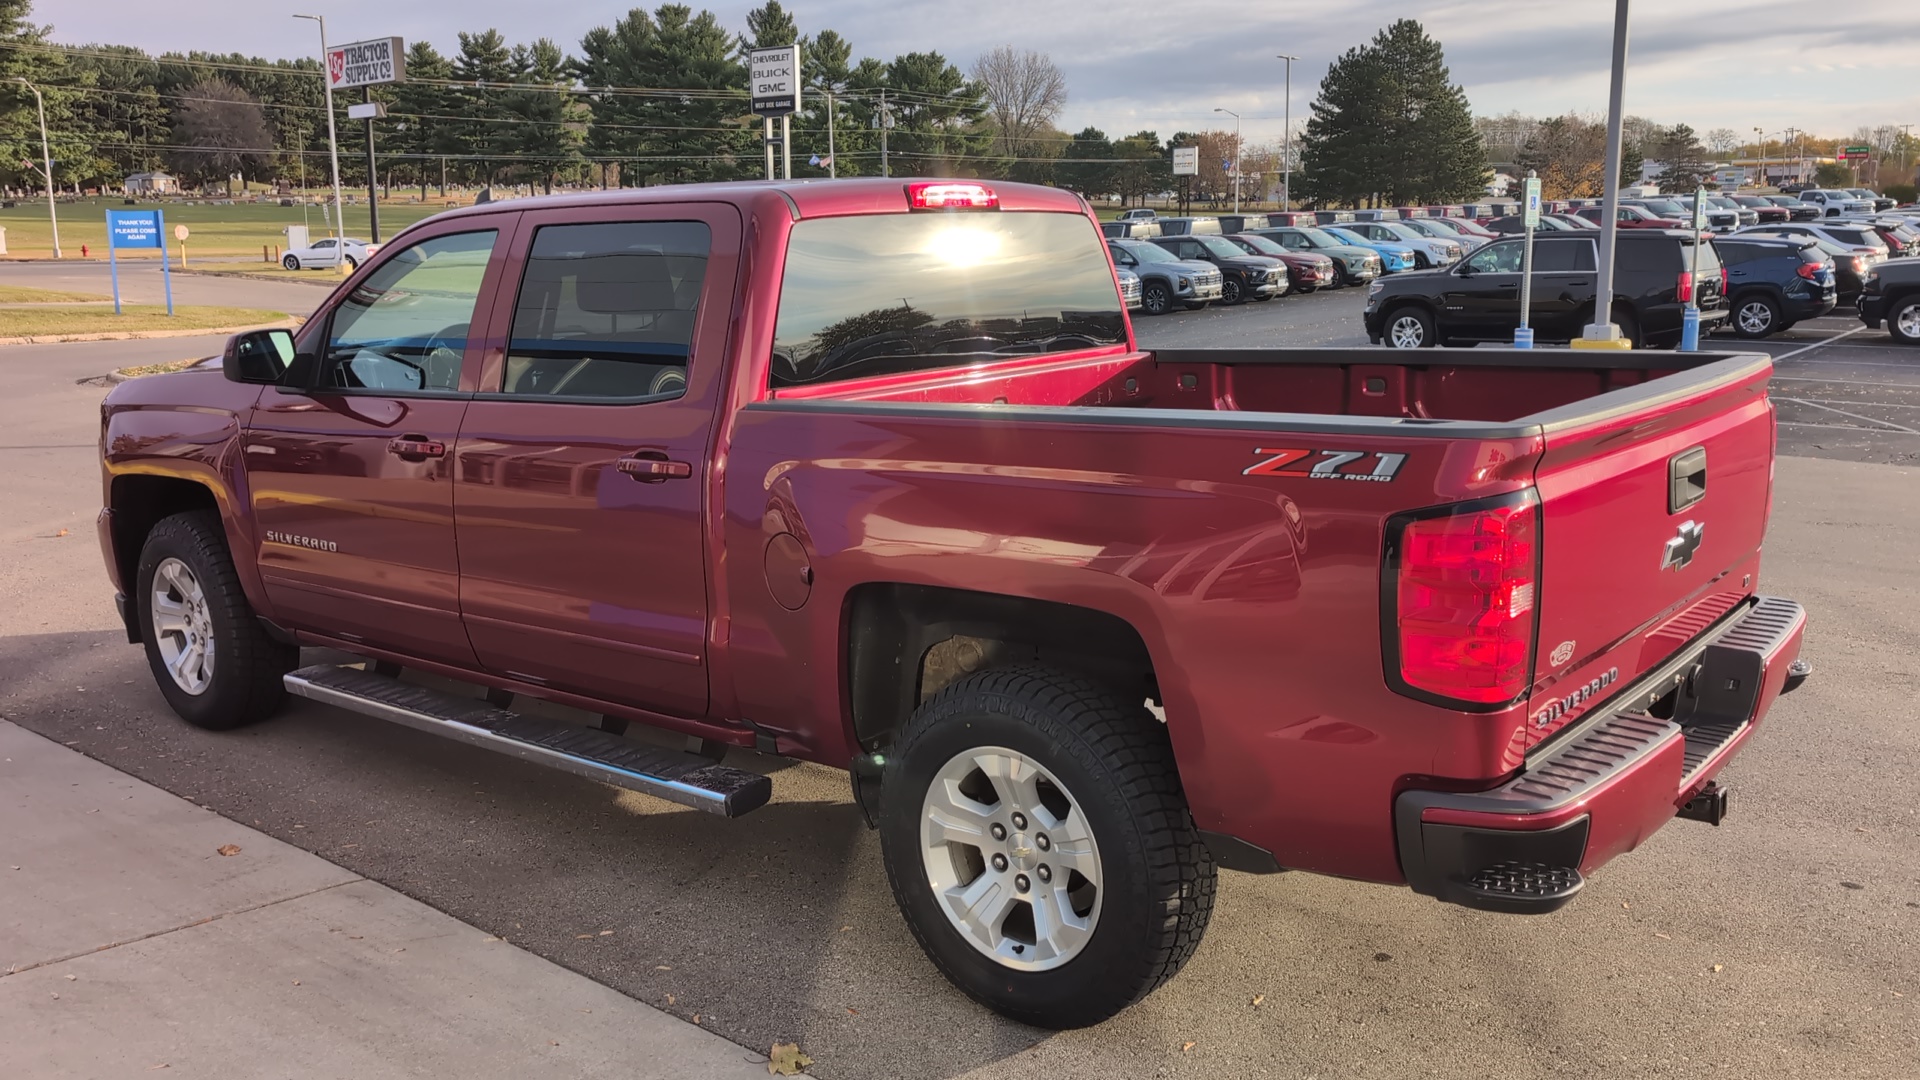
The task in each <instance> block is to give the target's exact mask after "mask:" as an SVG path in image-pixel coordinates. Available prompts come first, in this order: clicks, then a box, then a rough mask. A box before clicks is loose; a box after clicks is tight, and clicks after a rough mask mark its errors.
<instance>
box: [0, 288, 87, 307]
mask: <svg viewBox="0 0 1920 1080" xmlns="http://www.w3.org/2000/svg"><path fill="white" fill-rule="evenodd" d="M111 299H113V297H111V296H100V295H98V294H97V293H84V292H68V291H66V290H65V289H29V288H27V287H26V286H24V285H0V304H80V303H85V302H87V301H89V300H111Z"/></svg>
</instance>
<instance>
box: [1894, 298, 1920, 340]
mask: <svg viewBox="0 0 1920 1080" xmlns="http://www.w3.org/2000/svg"><path fill="white" fill-rule="evenodd" d="M1887 333H1889V334H1892V335H1893V340H1895V341H1897V342H1899V343H1900V344H1902V345H1920V296H1909V297H1907V298H1905V299H1903V300H1897V301H1895V302H1894V305H1893V308H1892V309H1891V310H1889V311H1888V312H1887Z"/></svg>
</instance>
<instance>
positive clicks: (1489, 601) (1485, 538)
mask: <svg viewBox="0 0 1920 1080" xmlns="http://www.w3.org/2000/svg"><path fill="white" fill-rule="evenodd" d="M1538 535H1539V507H1538V503H1537V501H1536V500H1535V498H1534V497H1533V495H1532V493H1531V492H1528V493H1524V494H1523V495H1522V496H1521V497H1520V499H1518V500H1517V501H1516V500H1515V499H1513V498H1510V497H1509V498H1503V499H1501V500H1499V502H1498V503H1489V502H1481V503H1477V504H1471V503H1470V504H1465V505H1462V506H1457V507H1448V508H1446V509H1445V510H1444V511H1443V512H1442V513H1440V514H1437V515H1435V514H1429V515H1427V516H1421V515H1420V514H1410V515H1404V516H1402V517H1398V518H1395V519H1394V520H1393V521H1392V522H1391V523H1389V527H1388V540H1387V552H1386V566H1385V574H1386V579H1385V581H1383V583H1382V584H1383V586H1384V587H1383V589H1382V592H1383V600H1387V601H1388V602H1390V603H1391V607H1390V609H1389V610H1388V612H1387V615H1388V620H1387V625H1386V626H1385V627H1384V630H1385V632H1386V642H1385V644H1386V646H1387V654H1388V662H1387V674H1388V681H1389V682H1390V683H1391V684H1392V685H1393V687H1394V689H1395V690H1397V691H1399V692H1401V693H1405V694H1408V695H1409V696H1412V697H1418V698H1423V699H1433V700H1437V701H1438V702H1439V703H1443V704H1452V705H1460V704H1467V705H1478V706H1490V707H1494V708H1498V707H1500V706H1503V705H1507V704H1509V703H1511V702H1514V701H1517V700H1518V699H1519V698H1520V697H1521V696H1522V695H1524V694H1525V693H1526V690H1527V686H1528V683H1529V681H1530V679H1531V674H1532V668H1533V646H1534V621H1535V620H1534V599H1535V590H1536V588H1537V582H1538V580H1539V575H1540V567H1539V545H1538V544H1537V543H1536V540H1537V537H1538Z"/></svg>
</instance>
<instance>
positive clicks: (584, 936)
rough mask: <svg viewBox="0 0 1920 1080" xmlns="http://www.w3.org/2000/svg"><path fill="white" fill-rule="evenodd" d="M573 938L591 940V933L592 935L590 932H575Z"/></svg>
mask: <svg viewBox="0 0 1920 1080" xmlns="http://www.w3.org/2000/svg"><path fill="white" fill-rule="evenodd" d="M573 940H575V941H592V940H593V935H592V934H575V935H573Z"/></svg>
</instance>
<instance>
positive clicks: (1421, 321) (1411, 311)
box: [1386, 307, 1439, 349]
mask: <svg viewBox="0 0 1920 1080" xmlns="http://www.w3.org/2000/svg"><path fill="white" fill-rule="evenodd" d="M1438 341H1439V336H1438V335H1437V334H1435V333H1434V329H1433V316H1431V315H1429V314H1427V313H1426V311H1425V310H1424V309H1421V308H1417V307H1403V308H1401V309H1400V310H1398V311H1395V312H1393V313H1391V314H1389V315H1388V316H1387V333H1386V342H1387V344H1388V345H1391V346H1393V347H1394V348H1396V349H1425V348H1430V347H1432V346H1433V345H1435V344H1437V343H1438Z"/></svg>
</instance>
